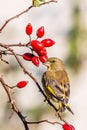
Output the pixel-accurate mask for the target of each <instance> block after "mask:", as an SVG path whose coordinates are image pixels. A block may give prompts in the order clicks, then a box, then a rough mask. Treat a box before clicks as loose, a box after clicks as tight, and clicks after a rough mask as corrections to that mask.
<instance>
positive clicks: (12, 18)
mask: <svg viewBox="0 0 87 130" xmlns="http://www.w3.org/2000/svg"><path fill="white" fill-rule="evenodd" d="M52 2H57V1H56V0H55V1H54V0H49V1H47V2H43V3H42V4H40V6H42V5H45V4H49V3H52ZM33 7H34V6H32V5H31V6H29V7H28V8H27V9H25V10H24V11H22V12H20V13H19V14H17V15H15V16H13V17H11V18H9V19H8V20H6V22H5V23H4V24H3V25H2V27H1V28H0V33H1V32H2V30H3V29H4V28H5V27H6V25H7V24H8V23H9V22H11V21H12V20H14V19H16V18H18V17H20V16H21V15H23V14H25V13H27V12H28V11H29V10H30V9H31V8H33Z"/></svg>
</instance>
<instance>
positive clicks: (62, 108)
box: [58, 102, 74, 115]
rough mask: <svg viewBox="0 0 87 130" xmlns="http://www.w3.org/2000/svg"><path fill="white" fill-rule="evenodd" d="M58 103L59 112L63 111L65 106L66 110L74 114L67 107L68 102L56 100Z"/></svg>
mask: <svg viewBox="0 0 87 130" xmlns="http://www.w3.org/2000/svg"><path fill="white" fill-rule="evenodd" d="M58 105H59V109H58V111H59V112H63V111H65V109H66V108H67V110H68V111H69V112H71V113H72V114H73V115H74V113H73V111H72V110H71V108H70V107H69V105H68V104H64V103H62V102H58Z"/></svg>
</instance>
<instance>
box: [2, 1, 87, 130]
mask: <svg viewBox="0 0 87 130" xmlns="http://www.w3.org/2000/svg"><path fill="white" fill-rule="evenodd" d="M30 5H31V1H30V0H22V1H21V0H18V1H12V0H0V27H1V26H2V25H3V23H4V22H5V21H6V20H7V19H9V18H10V17H12V16H14V15H16V14H18V13H20V12H21V11H23V10H25V9H27V8H28V7H29V6H30ZM28 23H32V25H33V28H34V31H33V35H32V38H36V37H35V32H36V30H37V28H38V27H40V26H44V27H45V37H47V38H48V37H49V38H52V39H53V40H54V41H55V42H56V44H55V45H54V46H52V47H51V48H49V49H48V50H47V51H48V56H49V57H51V56H54V57H59V58H61V59H62V60H63V61H64V63H65V64H66V68H67V71H68V74H69V78H70V84H71V97H70V100H69V104H70V106H71V108H72V110H73V112H74V113H75V115H74V116H73V115H71V114H70V113H69V112H68V111H67V110H66V111H65V112H64V114H63V117H64V118H65V119H66V120H67V121H69V122H70V123H71V124H73V125H74V126H75V128H76V130H82V129H85V130H86V129H87V102H86V99H87V36H86V35H87V1H86V0H59V1H58V3H51V4H49V5H44V6H41V7H39V8H38V7H37V8H32V9H31V10H30V11H29V12H28V13H26V14H24V15H22V16H20V17H19V18H17V19H14V20H13V21H11V22H10V23H9V24H8V25H7V26H6V27H5V28H4V30H3V31H2V33H0V42H1V43H5V44H11V43H15V44H16V43H19V42H21V43H27V41H28V36H27V35H26V34H25V27H26V25H27V24H28ZM0 50H1V48H0ZM14 50H15V52H17V53H20V54H23V53H24V52H26V51H28V50H27V49H25V48H18V47H15V48H14ZM4 58H5V59H6V60H9V63H10V64H9V65H7V64H5V63H3V62H0V75H3V77H4V79H5V81H6V82H7V84H9V85H10V86H11V85H15V84H16V83H17V82H18V81H20V80H29V83H28V85H27V87H26V88H23V89H15V90H14V91H15V93H14V98H15V100H16V103H17V105H18V108H19V110H20V111H21V112H22V114H23V115H25V116H27V119H28V120H29V121H38V120H43V119H48V120H49V121H60V120H59V119H58V118H57V117H56V113H55V111H54V110H53V109H52V108H51V107H50V106H49V105H48V104H47V103H46V102H44V98H43V96H42V94H41V93H40V92H39V90H38V88H37V86H36V85H35V83H34V82H33V81H32V80H31V79H29V77H27V76H26V75H24V73H23V72H22V71H21V69H20V67H19V66H18V63H17V62H16V60H15V58H14V57H12V56H6V57H4ZM21 61H22V62H23V63H24V66H25V67H26V69H27V70H28V71H29V72H30V73H32V74H33V75H34V77H36V78H37V81H38V82H39V83H40V84H41V82H40V81H41V76H42V74H43V72H44V71H45V70H46V68H45V67H44V66H43V65H42V64H41V65H40V67H38V68H37V67H35V66H34V65H32V63H30V62H27V61H24V60H23V59H22V58H21ZM11 112H12V111H11V109H10V105H9V103H8V97H7V94H6V93H5V91H4V89H3V87H2V86H1V85H0V130H6V129H8V130H15V129H16V130H19V129H21V130H24V127H23V124H22V123H21V121H20V119H19V117H18V116H17V115H16V114H15V113H14V114H13V116H12V117H11V119H9V117H10V115H11ZM31 129H32V130H44V129H45V130H48V129H50V130H57V129H58V130H61V129H62V128H61V126H59V125H51V124H47V123H42V124H40V125H38V124H36V125H30V130H31Z"/></svg>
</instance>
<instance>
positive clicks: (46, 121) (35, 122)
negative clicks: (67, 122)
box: [27, 120, 62, 125]
mask: <svg viewBox="0 0 87 130" xmlns="http://www.w3.org/2000/svg"><path fill="white" fill-rule="evenodd" d="M27 123H28V124H40V123H49V124H52V125H55V124H58V125H62V124H61V123H59V122H52V121H48V120H41V121H33V122H27Z"/></svg>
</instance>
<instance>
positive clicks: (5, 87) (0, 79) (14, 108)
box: [0, 77, 29, 130]
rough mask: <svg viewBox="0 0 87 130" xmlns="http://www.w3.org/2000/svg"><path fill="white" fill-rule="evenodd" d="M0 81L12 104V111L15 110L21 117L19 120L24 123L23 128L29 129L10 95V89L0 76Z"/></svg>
mask: <svg viewBox="0 0 87 130" xmlns="http://www.w3.org/2000/svg"><path fill="white" fill-rule="evenodd" d="M0 82H1V84H2V86H3V87H4V89H5V91H6V93H7V95H8V98H9V102H10V103H11V106H12V109H13V111H15V112H16V113H17V115H18V116H19V118H20V119H21V121H22V122H23V125H24V128H25V130H29V126H28V124H27V122H26V120H25V117H24V116H23V115H22V113H21V112H20V111H19V110H18V107H17V105H16V103H15V100H14V98H13V96H12V89H11V88H9V86H8V85H7V84H6V83H5V81H4V80H3V78H2V77H0Z"/></svg>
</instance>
